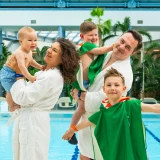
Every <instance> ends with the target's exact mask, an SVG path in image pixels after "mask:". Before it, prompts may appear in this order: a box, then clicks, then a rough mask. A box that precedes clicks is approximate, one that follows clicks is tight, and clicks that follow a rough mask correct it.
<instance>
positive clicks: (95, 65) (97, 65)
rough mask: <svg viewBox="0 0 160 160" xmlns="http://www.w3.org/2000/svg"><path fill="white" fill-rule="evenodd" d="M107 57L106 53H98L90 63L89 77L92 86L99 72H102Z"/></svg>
mask: <svg viewBox="0 0 160 160" xmlns="http://www.w3.org/2000/svg"><path fill="white" fill-rule="evenodd" d="M105 57H106V54H103V55H98V56H97V58H96V59H95V60H93V61H92V63H91V64H90V66H89V68H88V79H89V81H90V86H91V85H92V84H93V82H94V79H95V77H96V76H97V75H98V73H100V72H101V70H102V66H103V62H104V58H105Z"/></svg>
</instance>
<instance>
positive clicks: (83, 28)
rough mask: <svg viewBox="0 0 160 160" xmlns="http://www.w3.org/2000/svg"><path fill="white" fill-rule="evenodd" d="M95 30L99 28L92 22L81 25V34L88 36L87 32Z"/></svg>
mask: <svg viewBox="0 0 160 160" xmlns="http://www.w3.org/2000/svg"><path fill="white" fill-rule="evenodd" d="M93 29H97V26H96V24H95V23H93V22H91V21H84V22H83V23H81V25H80V33H82V34H86V33H87V32H90V31H92V30H93Z"/></svg>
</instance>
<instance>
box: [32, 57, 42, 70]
mask: <svg viewBox="0 0 160 160" xmlns="http://www.w3.org/2000/svg"><path fill="white" fill-rule="evenodd" d="M31 66H32V67H35V68H38V69H40V70H42V69H43V66H42V65H40V64H39V63H37V62H36V61H35V60H34V59H32V61H31Z"/></svg>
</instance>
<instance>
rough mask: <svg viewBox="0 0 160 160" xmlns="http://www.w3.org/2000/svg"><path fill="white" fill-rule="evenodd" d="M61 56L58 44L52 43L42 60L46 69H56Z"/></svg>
mask: <svg viewBox="0 0 160 160" xmlns="http://www.w3.org/2000/svg"><path fill="white" fill-rule="evenodd" d="M61 56H62V50H61V46H60V44H59V43H58V42H54V43H53V44H52V45H51V47H50V48H48V50H47V52H46V55H45V57H44V60H45V62H46V63H47V68H53V67H57V66H58V65H59V64H61V62H62V60H61Z"/></svg>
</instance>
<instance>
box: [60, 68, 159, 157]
mask: <svg viewBox="0 0 160 160" xmlns="http://www.w3.org/2000/svg"><path fill="white" fill-rule="evenodd" d="M124 81H125V80H124V77H123V76H122V74H120V73H119V72H118V71H117V70H116V69H114V68H111V69H109V70H108V72H107V73H106V74H105V76H104V86H103V87H102V88H103V91H104V93H105V94H106V96H107V97H108V98H107V99H105V100H103V101H102V104H101V106H100V111H98V112H96V113H95V114H93V115H92V116H90V117H89V118H88V120H85V121H83V122H81V123H79V124H78V125H76V126H72V127H71V128H70V129H69V130H68V131H67V132H66V133H65V134H64V135H63V137H62V138H63V139H64V140H68V139H70V138H71V137H72V135H73V134H74V132H76V131H79V130H81V129H83V128H86V127H88V126H91V125H96V126H95V130H94V135H95V137H96V140H97V143H98V146H99V148H100V151H101V154H102V156H103V159H104V160H117V159H118V160H147V155H146V148H145V142H144V135H143V127H142V116H141V111H142V112H153V113H160V104H144V103H142V102H141V101H140V100H129V97H122V94H123V92H124V91H125V89H126V86H125V85H124V84H125V82H124ZM95 154H96V153H95Z"/></svg>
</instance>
